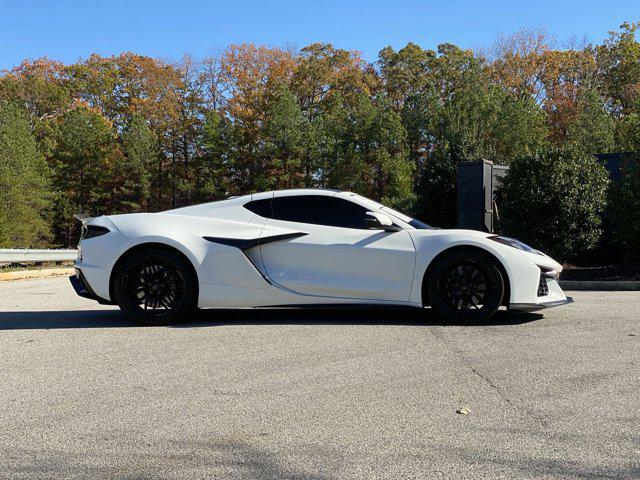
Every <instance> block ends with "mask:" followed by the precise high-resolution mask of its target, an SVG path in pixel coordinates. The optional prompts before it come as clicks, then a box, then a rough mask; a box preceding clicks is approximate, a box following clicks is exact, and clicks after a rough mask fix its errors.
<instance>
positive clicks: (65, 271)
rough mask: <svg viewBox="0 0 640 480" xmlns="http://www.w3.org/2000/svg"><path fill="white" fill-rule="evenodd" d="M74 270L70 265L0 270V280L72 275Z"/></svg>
mask: <svg viewBox="0 0 640 480" xmlns="http://www.w3.org/2000/svg"><path fill="white" fill-rule="evenodd" d="M74 272H75V270H74V269H73V268H72V267H60V268H41V269H38V270H14V271H11V272H0V282H10V281H14V280H35V279H37V278H49V277H59V276H63V275H73V273H74Z"/></svg>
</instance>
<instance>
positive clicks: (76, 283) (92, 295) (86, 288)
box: [69, 268, 115, 305]
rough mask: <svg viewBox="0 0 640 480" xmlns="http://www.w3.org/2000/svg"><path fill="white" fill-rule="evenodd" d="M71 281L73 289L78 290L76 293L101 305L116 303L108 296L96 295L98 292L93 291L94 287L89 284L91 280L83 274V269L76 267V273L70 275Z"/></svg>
mask: <svg viewBox="0 0 640 480" xmlns="http://www.w3.org/2000/svg"><path fill="white" fill-rule="evenodd" d="M69 281H70V282H71V285H72V286H73V289H74V290H75V291H76V293H77V294H78V295H79V296H80V297H84V298H88V299H90V300H95V301H96V302H98V303H99V304H100V305H115V303H114V302H111V301H109V300H107V299H106V298H102V297H99V296H98V295H96V292H94V291H93V289H92V288H91V285H89V282H87V279H86V278H85V276H84V275H83V274H82V270H80V269H78V268H76V274H75V275H71V276H70V277H69Z"/></svg>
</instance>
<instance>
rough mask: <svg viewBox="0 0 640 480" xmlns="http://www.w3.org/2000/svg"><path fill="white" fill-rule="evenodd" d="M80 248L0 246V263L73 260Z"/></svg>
mask: <svg viewBox="0 0 640 480" xmlns="http://www.w3.org/2000/svg"><path fill="white" fill-rule="evenodd" d="M77 257H78V250H75V249H74V250H48V249H41V250H29V249H13V248H0V263H31V262H72V261H74V260H75V259H76V258H77Z"/></svg>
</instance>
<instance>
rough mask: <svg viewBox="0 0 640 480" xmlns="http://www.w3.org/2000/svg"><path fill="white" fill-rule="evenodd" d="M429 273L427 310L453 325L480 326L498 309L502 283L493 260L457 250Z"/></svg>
mask: <svg viewBox="0 0 640 480" xmlns="http://www.w3.org/2000/svg"><path fill="white" fill-rule="evenodd" d="M436 262H437V263H436V264H435V265H434V266H433V268H432V269H431V271H430V274H429V277H428V279H427V284H426V293H427V295H428V300H429V303H430V305H431V308H433V310H434V311H435V312H436V314H437V315H438V316H440V317H443V318H445V319H447V320H450V321H454V322H482V321H484V320H488V319H489V318H491V317H492V316H493V315H494V314H495V313H496V312H497V311H498V309H499V308H500V305H501V303H502V297H503V295H504V289H505V286H504V279H503V277H502V273H501V272H500V268H499V266H498V263H497V260H495V259H494V258H493V257H492V256H491V255H489V254H485V253H483V252H480V251H476V250H458V251H454V252H452V253H450V254H448V255H445V256H443V257H442V258H439V259H437V261H436Z"/></svg>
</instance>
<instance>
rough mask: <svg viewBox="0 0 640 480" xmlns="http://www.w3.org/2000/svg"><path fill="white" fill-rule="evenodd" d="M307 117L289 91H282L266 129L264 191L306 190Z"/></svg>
mask: <svg viewBox="0 0 640 480" xmlns="http://www.w3.org/2000/svg"><path fill="white" fill-rule="evenodd" d="M305 128H306V125H305V117H304V116H303V115H302V111H301V110H300V107H299V106H298V103H297V102H296V98H295V97H294V96H293V93H291V91H290V90H289V89H288V88H285V87H281V88H280V89H279V90H278V92H277V94H276V96H275V99H274V102H273V105H272V106H271V107H270V108H269V111H268V114H267V122H266V128H265V130H266V131H265V147H264V150H265V156H266V162H265V163H266V165H265V168H264V171H263V177H262V178H261V179H260V182H259V184H258V187H259V188H262V189H280V188H295V187H301V186H303V184H304V183H303V182H304V172H303V171H302V168H301V167H302V157H303V152H304V145H303V143H302V142H303V139H304V137H305V135H304V131H305Z"/></svg>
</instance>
